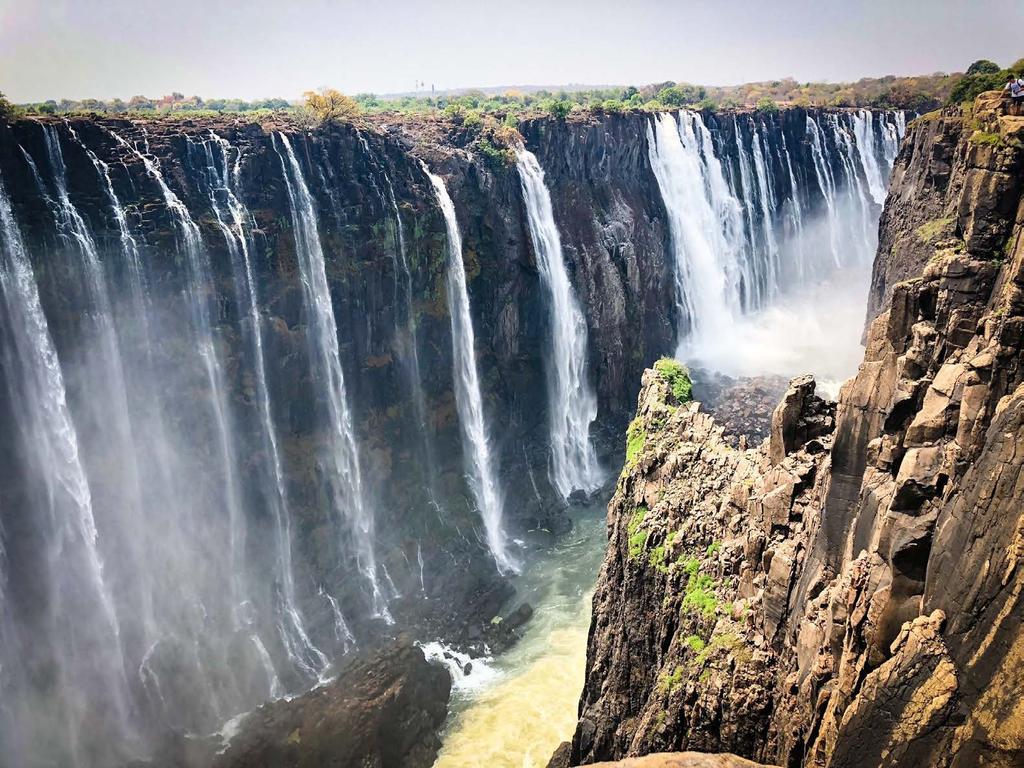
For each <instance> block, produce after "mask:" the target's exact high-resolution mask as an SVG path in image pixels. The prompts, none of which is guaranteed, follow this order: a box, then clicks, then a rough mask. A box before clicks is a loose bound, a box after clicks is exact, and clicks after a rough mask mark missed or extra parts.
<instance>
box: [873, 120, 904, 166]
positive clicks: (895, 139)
mask: <svg viewBox="0 0 1024 768" xmlns="http://www.w3.org/2000/svg"><path fill="white" fill-rule="evenodd" d="M891 117H892V121H891V122H890V121H889V120H881V121H879V123H880V127H881V129H882V132H881V141H882V156H883V157H884V158H885V168H886V175H887V176H888V174H889V173H891V172H892V166H893V164H894V163H895V162H896V155H897V154H898V153H899V151H900V142H902V141H903V136H904V135H905V134H906V132H907V115H906V113H905V112H904V111H903V110H901V109H898V110H896V111H895V112H893V113H892V114H891Z"/></svg>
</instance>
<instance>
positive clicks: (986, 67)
mask: <svg viewBox="0 0 1024 768" xmlns="http://www.w3.org/2000/svg"><path fill="white" fill-rule="evenodd" d="M1011 75H1012V76H1013V77H1024V58H1022V59H1017V61H1015V62H1014V63H1013V64H1011V65H1010V66H1009V67H1007V68H1006V69H1003V68H1001V67H1000V66H999V65H998V64H996V63H995V62H994V61H989V60H988V59H978V60H977V61H976V62H974V63H973V64H971V66H969V67H968V68H967V71H966V72H965V73H964V75H963V77H961V78H960V79H959V80H958V81H957V83H956V85H954V86H953V89H952V90H951V91H950V92H949V98H948V99H947V103H948V104H962V103H963V102H965V101H969V102H973V101H974V99H975V98H976V97H977V96H979V95H980V94H982V93H984V92H985V91H998V90H1000V89H1002V88H1003V86H1004V85H1006V80H1007V78H1008V77H1010V76H1011Z"/></svg>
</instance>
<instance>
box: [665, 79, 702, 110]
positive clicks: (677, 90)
mask: <svg viewBox="0 0 1024 768" xmlns="http://www.w3.org/2000/svg"><path fill="white" fill-rule="evenodd" d="M706 95H707V90H706V89H705V88H703V87H700V86H695V85H689V84H687V83H681V84H680V85H670V86H668V87H666V88H662V89H661V90H660V91H658V95H657V97H656V98H657V100H658V101H660V102H661V103H662V104H664V105H665V106H667V107H681V106H683V105H685V104H696V103H697V102H698V101H700V100H701V99H703V98H704V97H705V96H706Z"/></svg>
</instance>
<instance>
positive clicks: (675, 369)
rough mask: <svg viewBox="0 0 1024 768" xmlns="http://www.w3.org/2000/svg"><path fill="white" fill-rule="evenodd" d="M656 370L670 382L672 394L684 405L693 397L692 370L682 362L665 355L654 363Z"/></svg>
mask: <svg viewBox="0 0 1024 768" xmlns="http://www.w3.org/2000/svg"><path fill="white" fill-rule="evenodd" d="M654 370H655V371H657V372H658V374H659V375H660V376H661V377H662V378H663V379H664V380H665V381H667V382H668V384H669V386H670V387H671V389H672V396H673V397H674V398H675V399H676V401H677V402H678V403H679V404H680V405H682V404H683V403H688V402H690V400H692V399H693V382H692V381H690V372H689V371H688V370H687V368H686V366H685V365H683V364H682V363H680V362H678V361H676V360H673V359H672V358H670V357H663V358H661V359H660V360H659V361H658V362H656V363H655V364H654Z"/></svg>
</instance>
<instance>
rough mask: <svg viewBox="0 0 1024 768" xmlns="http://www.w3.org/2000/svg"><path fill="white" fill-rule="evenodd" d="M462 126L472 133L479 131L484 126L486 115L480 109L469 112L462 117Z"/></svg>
mask: <svg viewBox="0 0 1024 768" xmlns="http://www.w3.org/2000/svg"><path fill="white" fill-rule="evenodd" d="M462 127H463V128H464V129H465V130H467V131H470V132H471V133H478V132H479V131H480V130H481V129H482V128H483V127H484V117H483V115H481V114H480V111H479V110H476V109H474V110H472V111H471V112H467V113H466V114H465V116H464V117H463V118H462Z"/></svg>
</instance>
